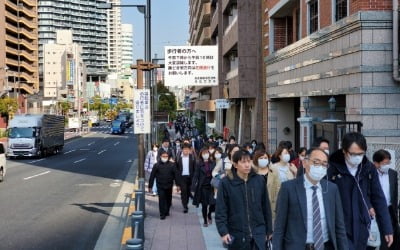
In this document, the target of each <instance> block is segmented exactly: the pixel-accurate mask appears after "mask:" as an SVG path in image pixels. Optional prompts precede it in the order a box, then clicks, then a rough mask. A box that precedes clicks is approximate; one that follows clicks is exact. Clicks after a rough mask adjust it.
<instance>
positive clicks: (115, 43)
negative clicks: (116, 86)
mask: <svg viewBox="0 0 400 250" xmlns="http://www.w3.org/2000/svg"><path fill="white" fill-rule="evenodd" d="M108 2H109V3H111V4H112V5H116V6H118V5H121V0H110V1H108ZM121 38H122V33H121V8H120V7H113V8H111V9H109V10H107V60H108V71H109V72H120V70H121V49H122V48H121V46H122V44H121V42H122V41H121Z"/></svg>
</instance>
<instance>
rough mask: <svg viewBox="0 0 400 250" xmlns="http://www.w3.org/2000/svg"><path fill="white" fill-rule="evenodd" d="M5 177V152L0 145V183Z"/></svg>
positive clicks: (1, 144) (0, 144)
mask: <svg viewBox="0 0 400 250" xmlns="http://www.w3.org/2000/svg"><path fill="white" fill-rule="evenodd" d="M4 176H6V152H5V150H4V145H3V143H0V182H2V181H4Z"/></svg>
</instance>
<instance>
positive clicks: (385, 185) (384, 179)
mask: <svg viewBox="0 0 400 250" xmlns="http://www.w3.org/2000/svg"><path fill="white" fill-rule="evenodd" d="M376 171H378V176H379V182H380V183H381V187H382V190H383V194H384V195H385V198H386V203H387V206H390V205H392V203H391V202H390V183H389V173H383V172H381V171H379V170H376Z"/></svg>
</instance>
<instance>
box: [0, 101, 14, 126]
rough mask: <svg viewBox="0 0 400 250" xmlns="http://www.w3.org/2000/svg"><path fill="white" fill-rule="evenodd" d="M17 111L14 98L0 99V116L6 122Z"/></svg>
mask: <svg viewBox="0 0 400 250" xmlns="http://www.w3.org/2000/svg"><path fill="white" fill-rule="evenodd" d="M17 110H18V103H17V100H15V99H14V98H9V97H5V98H3V99H0V114H1V116H3V117H4V116H5V117H6V118H7V123H8V120H9V119H10V118H11V116H13V115H14V114H15V113H16V112H17Z"/></svg>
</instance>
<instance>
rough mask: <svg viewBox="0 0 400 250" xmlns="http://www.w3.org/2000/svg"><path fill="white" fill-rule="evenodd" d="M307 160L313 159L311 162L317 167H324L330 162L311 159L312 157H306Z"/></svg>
mask: <svg viewBox="0 0 400 250" xmlns="http://www.w3.org/2000/svg"><path fill="white" fill-rule="evenodd" d="M305 160H309V161H311V163H312V164H313V165H314V166H316V167H318V166H322V167H323V168H328V167H329V163H328V162H327V161H321V160H318V159H310V158H305Z"/></svg>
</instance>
